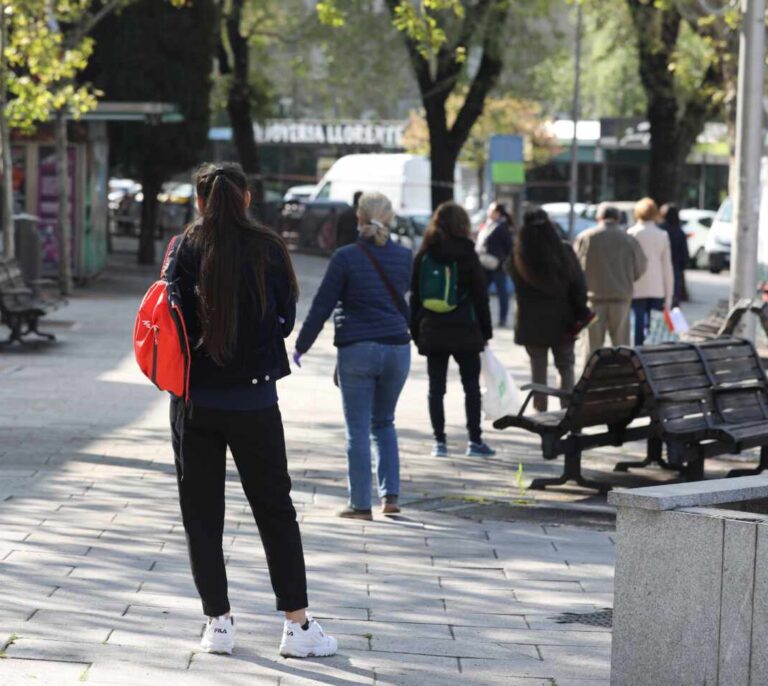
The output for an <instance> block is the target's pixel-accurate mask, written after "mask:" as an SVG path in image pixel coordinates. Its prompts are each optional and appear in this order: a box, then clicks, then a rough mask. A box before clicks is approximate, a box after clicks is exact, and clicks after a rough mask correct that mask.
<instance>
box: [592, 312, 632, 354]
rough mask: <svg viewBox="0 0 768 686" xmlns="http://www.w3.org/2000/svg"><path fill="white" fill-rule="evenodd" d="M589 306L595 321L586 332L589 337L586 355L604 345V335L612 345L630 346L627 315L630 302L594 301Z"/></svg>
mask: <svg viewBox="0 0 768 686" xmlns="http://www.w3.org/2000/svg"><path fill="white" fill-rule="evenodd" d="M589 306H590V307H591V308H592V309H593V310H594V311H595V313H596V314H597V321H596V322H595V323H594V324H592V326H590V327H589V329H588V330H587V333H588V335H589V350H588V355H591V354H592V353H593V352H595V350H598V349H599V348H602V347H603V346H604V345H605V334H606V333H607V334H608V335H609V336H610V338H611V344H612V345H630V334H629V313H630V311H631V309H632V301H631V300H627V301H623V300H596V301H594V302H590V303H589Z"/></svg>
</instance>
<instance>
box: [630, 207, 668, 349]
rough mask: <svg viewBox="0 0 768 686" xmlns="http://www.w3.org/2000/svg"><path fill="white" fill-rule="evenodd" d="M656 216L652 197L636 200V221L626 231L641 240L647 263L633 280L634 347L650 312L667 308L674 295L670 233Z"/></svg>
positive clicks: (657, 214) (643, 335) (644, 329)
mask: <svg viewBox="0 0 768 686" xmlns="http://www.w3.org/2000/svg"><path fill="white" fill-rule="evenodd" d="M658 217H659V208H658V206H657V205H656V203H655V202H654V201H653V200H652V199H651V198H643V199H641V200H638V201H637V203H636V204H635V220H636V223H635V225H634V226H632V227H630V228H629V229H628V230H627V233H628V234H629V235H630V236H632V237H633V238H635V239H636V240H637V242H638V243H640V246H641V247H642V249H643V253H644V254H645V257H646V260H647V262H648V267H647V269H646V270H645V272H644V273H643V274H642V276H640V278H639V279H636V280H635V284H634V290H633V295H632V312H633V313H634V315H635V340H634V343H635V345H636V346H637V345H642V344H643V343H644V342H645V333H646V331H647V330H648V326H649V324H650V318H651V312H652V311H654V310H658V311H663V310H664V308H665V307H666V308H669V307H670V306H671V305H672V299H673V297H674V291H675V277H674V269H673V267H672V248H671V245H670V240H669V234H667V232H666V231H664V230H663V229H660V228H659V227H658V226H656V220H657V219H658Z"/></svg>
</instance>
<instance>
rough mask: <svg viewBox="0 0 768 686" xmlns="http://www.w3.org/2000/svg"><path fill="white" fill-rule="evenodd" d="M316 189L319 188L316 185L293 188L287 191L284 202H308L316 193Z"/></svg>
mask: <svg viewBox="0 0 768 686" xmlns="http://www.w3.org/2000/svg"><path fill="white" fill-rule="evenodd" d="M316 188H317V186H316V185H315V184H311V185H309V184H305V185H303V186H291V187H290V188H289V189H288V190H287V191H285V195H283V200H285V201H286V202H290V201H291V200H307V199H308V198H309V197H310V196H311V195H312V193H314V192H315V190H316Z"/></svg>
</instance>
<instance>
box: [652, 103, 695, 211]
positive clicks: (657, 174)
mask: <svg viewBox="0 0 768 686" xmlns="http://www.w3.org/2000/svg"><path fill="white" fill-rule="evenodd" d="M648 123H649V124H650V128H651V159H650V164H649V168H648V174H649V175H648V191H647V192H648V195H649V196H650V197H652V198H653V199H654V200H655V201H656V203H657V204H658V205H659V207H661V205H663V204H664V203H666V202H674V203H678V204H679V203H680V200H681V198H680V189H681V178H680V177H681V175H682V173H683V169H684V167H685V157H686V154H687V151H686V152H685V153H682V151H681V150H680V145H679V140H678V123H677V105H676V104H674V103H673V106H670V103H668V102H666V101H665V102H659V103H651V104H649V106H648ZM681 153H682V154H681Z"/></svg>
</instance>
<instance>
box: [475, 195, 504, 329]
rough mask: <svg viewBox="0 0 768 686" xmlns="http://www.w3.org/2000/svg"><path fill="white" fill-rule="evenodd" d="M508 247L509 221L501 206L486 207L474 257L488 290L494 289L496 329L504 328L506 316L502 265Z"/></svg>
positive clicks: (496, 203)
mask: <svg viewBox="0 0 768 686" xmlns="http://www.w3.org/2000/svg"><path fill="white" fill-rule="evenodd" d="M512 246H513V241H512V217H510V216H509V213H508V212H507V210H506V208H505V207H504V205H503V204H502V203H500V202H492V203H491V204H490V206H489V207H488V218H487V219H486V222H485V226H484V227H483V228H482V230H481V231H480V233H479V234H478V236H477V254H478V256H479V257H480V264H482V265H483V269H485V274H486V281H487V286H488V288H490V287H491V286H494V287H495V288H496V297H497V298H498V300H499V327H505V326H506V325H507V318H508V316H509V291H508V290H507V274H506V272H505V271H504V263H505V262H506V261H507V259H508V258H509V256H510V255H511V254H512Z"/></svg>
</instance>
